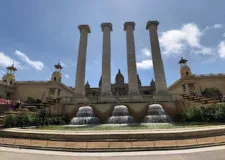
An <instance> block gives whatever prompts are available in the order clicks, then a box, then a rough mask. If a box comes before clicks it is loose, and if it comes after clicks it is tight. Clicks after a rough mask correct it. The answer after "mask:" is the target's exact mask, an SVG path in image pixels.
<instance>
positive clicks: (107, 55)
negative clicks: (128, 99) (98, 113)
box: [101, 23, 112, 100]
mask: <svg viewBox="0 0 225 160" xmlns="http://www.w3.org/2000/svg"><path fill="white" fill-rule="evenodd" d="M101 28H102V32H103V46H102V85H101V100H110V99H111V98H112V91H111V69H110V68H111V67H110V65H111V61H110V59H111V45H110V43H111V42H110V32H111V31H112V24H111V23H102V24H101Z"/></svg>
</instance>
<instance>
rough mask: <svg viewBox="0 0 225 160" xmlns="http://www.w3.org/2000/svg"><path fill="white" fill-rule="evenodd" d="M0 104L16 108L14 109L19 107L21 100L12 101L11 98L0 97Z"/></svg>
mask: <svg viewBox="0 0 225 160" xmlns="http://www.w3.org/2000/svg"><path fill="white" fill-rule="evenodd" d="M0 104H5V105H10V108H11V109H12V110H16V109H18V108H20V105H21V102H20V100H17V101H13V100H8V99H0Z"/></svg>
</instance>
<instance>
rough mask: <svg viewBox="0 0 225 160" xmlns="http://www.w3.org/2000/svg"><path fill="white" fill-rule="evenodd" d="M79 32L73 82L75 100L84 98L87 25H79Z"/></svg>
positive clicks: (88, 29)
mask: <svg viewBox="0 0 225 160" xmlns="http://www.w3.org/2000/svg"><path fill="white" fill-rule="evenodd" d="M78 28H79V30H80V44H79V51H78V58H77V72H76V82H75V99H84V98H85V86H84V83H85V65H86V52H87V41H88V33H90V32H91V31H90V28H89V26H88V25H79V26H78Z"/></svg>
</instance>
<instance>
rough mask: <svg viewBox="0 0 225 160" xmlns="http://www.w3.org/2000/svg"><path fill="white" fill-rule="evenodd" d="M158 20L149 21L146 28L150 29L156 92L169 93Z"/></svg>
mask: <svg viewBox="0 0 225 160" xmlns="http://www.w3.org/2000/svg"><path fill="white" fill-rule="evenodd" d="M158 24H159V22H158V21H148V23H147V26H146V29H147V30H149V36H150V45H151V51H152V61H153V69H154V76H155V85H156V94H167V93H168V89H167V84H166V77H165V72H164V66H163V61H162V57H161V51H160V46H159V39H158V33H157V26H158Z"/></svg>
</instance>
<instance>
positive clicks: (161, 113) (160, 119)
mask: <svg viewBox="0 0 225 160" xmlns="http://www.w3.org/2000/svg"><path fill="white" fill-rule="evenodd" d="M171 121H172V120H171V117H170V116H169V115H167V113H166V112H165V110H164V109H163V107H162V105H160V104H152V105H149V106H148V113H147V116H145V118H144V120H143V122H144V123H169V122H171Z"/></svg>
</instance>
